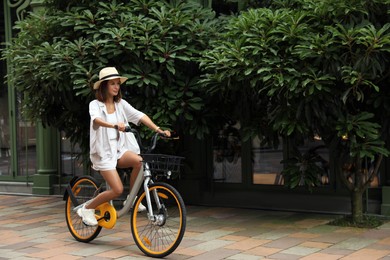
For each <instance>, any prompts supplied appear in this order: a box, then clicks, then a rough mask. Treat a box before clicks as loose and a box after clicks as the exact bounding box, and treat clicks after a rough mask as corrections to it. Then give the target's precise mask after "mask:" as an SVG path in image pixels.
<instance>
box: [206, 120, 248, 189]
mask: <svg viewBox="0 0 390 260" xmlns="http://www.w3.org/2000/svg"><path fill="white" fill-rule="evenodd" d="M239 127H240V126H239V124H238V123H231V124H227V125H226V126H225V127H224V128H223V129H221V130H220V131H219V132H218V135H217V136H215V137H214V145H213V161H214V164H213V165H214V171H213V180H214V181H215V182H228V183H241V182H242V168H241V137H240V134H239Z"/></svg>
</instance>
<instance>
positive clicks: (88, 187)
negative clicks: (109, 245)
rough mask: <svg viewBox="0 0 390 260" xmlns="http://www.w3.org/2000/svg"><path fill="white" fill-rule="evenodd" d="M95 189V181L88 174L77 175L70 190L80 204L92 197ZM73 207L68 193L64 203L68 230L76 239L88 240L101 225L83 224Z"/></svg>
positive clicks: (95, 235)
mask: <svg viewBox="0 0 390 260" xmlns="http://www.w3.org/2000/svg"><path fill="white" fill-rule="evenodd" d="M97 190H98V185H97V184H96V181H95V180H94V179H93V178H92V177H89V176H82V177H79V178H78V179H77V180H76V181H75V182H74V184H73V186H72V192H73V194H74V196H75V197H76V199H77V201H78V202H79V203H80V204H82V203H84V202H87V201H88V200H90V199H92V198H93V196H94V195H95V193H96V191H97ZM74 207H75V206H74V205H73V202H72V200H71V199H70V196H69V195H68V196H67V198H66V204H65V217H66V224H67V226H68V229H69V232H70V233H71V234H72V236H73V237H74V238H75V239H76V240H77V241H80V242H84V243H87V242H90V241H92V240H93V239H95V238H96V237H97V236H98V235H99V233H100V231H101V230H102V227H101V226H98V225H97V226H88V225H85V224H84V223H83V221H82V219H81V218H80V217H79V215H78V214H77V212H76V211H74V210H73V209H74Z"/></svg>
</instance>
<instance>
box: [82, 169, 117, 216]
mask: <svg viewBox="0 0 390 260" xmlns="http://www.w3.org/2000/svg"><path fill="white" fill-rule="evenodd" d="M100 174H101V175H102V177H103V178H104V180H105V181H106V182H107V184H108V185H109V186H110V189H109V190H106V191H104V192H102V193H99V195H97V196H96V197H95V198H94V199H93V200H92V201H91V202H90V203H89V204H88V205H86V206H85V208H86V209H95V208H96V207H97V206H99V205H101V204H103V203H104V202H108V201H110V200H113V199H115V198H117V197H119V196H120V195H121V194H122V192H123V184H122V181H121V179H120V178H119V174H118V172H117V171H116V170H109V171H100Z"/></svg>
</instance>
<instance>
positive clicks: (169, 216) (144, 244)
mask: <svg viewBox="0 0 390 260" xmlns="http://www.w3.org/2000/svg"><path fill="white" fill-rule="evenodd" d="M149 193H150V197H151V204H152V208H153V215H154V219H151V218H149V214H148V211H147V210H146V211H143V212H138V211H137V210H134V209H137V208H138V207H139V205H140V203H142V204H143V205H145V206H146V205H147V202H146V197H145V196H146V195H145V192H143V193H142V194H141V195H140V196H138V198H137V199H136V201H135V203H134V207H133V211H132V214H131V221H130V224H131V232H132V234H133V238H134V241H135V243H136V245H137V246H138V248H139V249H140V250H141V251H142V252H144V253H145V254H146V255H148V256H151V257H165V256H167V255H169V254H171V253H172V252H173V251H174V250H175V249H176V248H177V247H178V246H179V244H180V242H181V240H182V239H183V236H184V232H185V227H186V214H187V213H186V209H185V205H184V202H183V199H182V198H181V196H180V194H179V192H178V191H177V190H176V189H175V188H173V187H172V186H171V185H169V184H167V183H155V184H152V185H150V186H149ZM158 205H161V207H160V208H159V207H158Z"/></svg>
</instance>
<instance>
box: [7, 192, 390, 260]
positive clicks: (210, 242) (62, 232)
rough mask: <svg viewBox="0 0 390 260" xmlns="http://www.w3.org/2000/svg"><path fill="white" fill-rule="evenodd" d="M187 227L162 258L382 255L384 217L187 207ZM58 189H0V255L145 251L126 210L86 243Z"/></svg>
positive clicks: (102, 255) (386, 251)
mask: <svg viewBox="0 0 390 260" xmlns="http://www.w3.org/2000/svg"><path fill="white" fill-rule="evenodd" d="M187 211H188V215H187V222H188V223H187V229H186V233H185V236H184V239H183V241H182V243H181V245H180V246H179V248H178V249H177V250H176V251H175V252H174V253H173V254H171V255H169V256H168V257H167V258H166V259H192V260H195V259H201V260H208V259H210V260H218V259H231V260H234V259H236V260H252V259H253V260H254V259H316V260H317V259H321V260H327V259H353V260H356V259H365V260H366V259H383V260H386V259H388V260H390V222H387V223H386V224H384V225H382V226H381V227H379V228H376V229H358V228H345V227H344V228H343V227H336V226H330V225H327V224H326V223H327V222H329V221H330V220H331V219H333V218H335V217H336V216H334V215H321V214H303V213H291V212H275V211H263V210H248V209H233V208H210V207H198V206H188V207H187ZM64 212H65V210H64V201H62V198H60V197H58V196H44V197H36V196H13V195H0V259H15V260H17V259H30V260H31V259H55V260H61V259H94V260H100V259H120V260H127V259H147V258H148V257H146V256H144V255H143V254H142V252H141V251H140V250H139V249H138V248H137V247H136V246H135V244H134V241H133V238H132V237H131V231H130V225H129V218H121V219H119V222H118V223H117V225H116V226H115V227H114V228H113V229H111V230H106V229H105V230H102V232H101V233H100V234H99V236H98V237H97V238H96V239H95V240H93V241H92V242H90V243H80V242H77V241H76V240H74V239H73V237H72V236H71V235H70V233H69V231H68V229H67V226H66V223H65V214H64Z"/></svg>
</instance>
